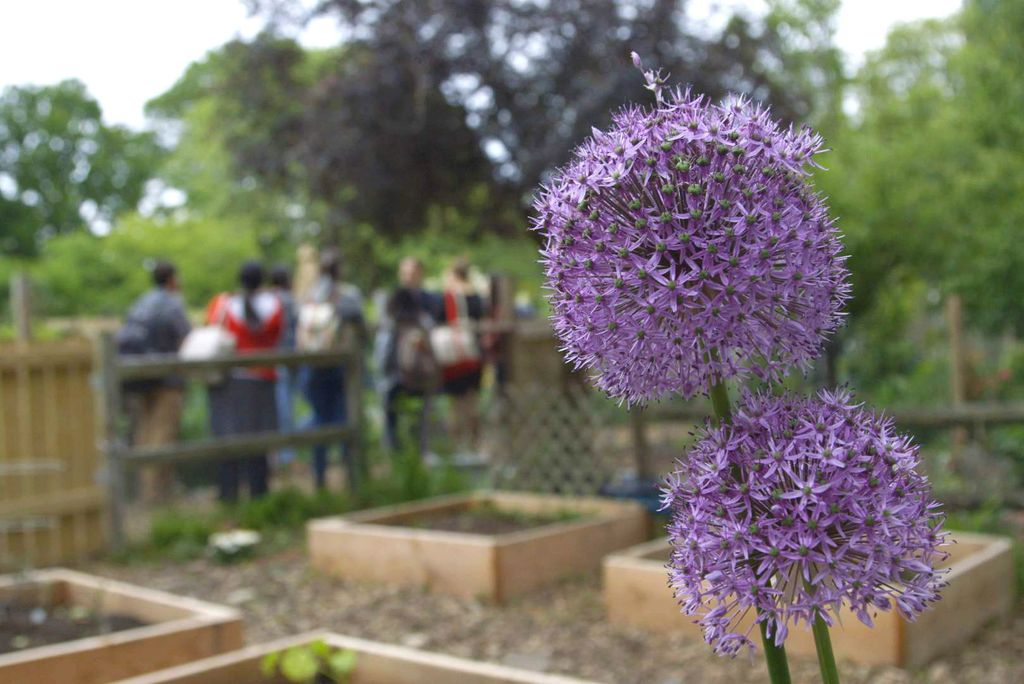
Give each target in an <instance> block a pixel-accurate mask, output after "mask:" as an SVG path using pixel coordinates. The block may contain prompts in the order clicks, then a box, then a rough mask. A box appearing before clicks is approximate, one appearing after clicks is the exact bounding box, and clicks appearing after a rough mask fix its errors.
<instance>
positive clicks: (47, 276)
mask: <svg viewBox="0 0 1024 684" xmlns="http://www.w3.org/2000/svg"><path fill="white" fill-rule="evenodd" d="M258 253H259V243H258V240H257V236H256V234H255V231H254V230H253V229H252V228H251V227H250V226H249V225H247V224H246V223H238V222H231V221H227V220H215V219H205V218H204V219H184V220H174V219H154V218H144V217H141V216H138V215H132V216H125V217H123V218H122V219H121V220H120V221H119V222H118V225H117V227H116V228H115V229H114V230H113V231H111V233H110V234H109V235H106V236H104V237H98V236H95V235H91V234H89V233H87V232H78V233H73V234H70V235H63V236H60V237H56V238H53V239H52V240H49V241H48V242H47V243H46V245H45V246H44V248H43V252H42V255H41V257H42V258H41V259H39V261H38V262H37V263H36V265H35V266H34V268H33V269H32V276H33V279H34V280H35V282H36V283H37V284H38V286H39V289H40V292H39V298H40V305H41V307H42V309H43V310H44V311H46V312H47V313H50V314H53V315H78V314H107V315H120V314H122V313H124V311H125V309H127V307H128V306H129V305H130V304H131V302H132V300H133V299H134V298H135V297H137V296H138V295H139V294H141V293H142V292H144V291H146V290H147V289H149V287H151V283H150V280H149V275H148V272H147V270H146V265H147V263H150V262H151V261H152V260H154V259H157V258H164V259H170V260H171V261H172V262H174V263H175V264H177V266H178V269H179V274H180V280H181V286H182V292H183V294H184V295H185V298H186V300H187V302H188V304H189V305H190V306H191V307H193V308H196V307H202V306H204V305H205V304H206V303H207V302H208V301H209V299H210V298H211V297H212V296H213V295H215V294H216V293H218V292H223V291H225V290H229V289H233V288H234V287H235V278H236V270H235V267H236V265H238V264H241V263H242V262H243V261H244V260H245V259H248V258H251V257H252V255H254V254H258Z"/></svg>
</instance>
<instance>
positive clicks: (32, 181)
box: [0, 80, 160, 256]
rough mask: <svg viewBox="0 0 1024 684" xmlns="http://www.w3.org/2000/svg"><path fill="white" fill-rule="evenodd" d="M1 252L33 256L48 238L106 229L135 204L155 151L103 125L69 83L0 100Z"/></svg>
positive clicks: (20, 90)
mask: <svg viewBox="0 0 1024 684" xmlns="http://www.w3.org/2000/svg"><path fill="white" fill-rule="evenodd" d="M0 143H2V145H0V225H2V226H3V233H2V235H0V248H2V250H3V253H5V254H17V255H21V256H34V255H36V254H37V253H38V251H39V249H40V248H41V247H42V245H43V244H44V243H45V241H46V240H47V239H49V238H52V237H54V236H57V235H65V234H68V233H74V232H81V231H86V230H87V229H88V228H89V226H90V225H92V226H102V227H103V228H107V227H109V226H110V224H111V223H112V222H113V220H114V219H115V217H116V216H117V215H118V214H119V213H120V212H122V211H127V210H131V209H133V208H134V207H135V205H136V204H137V203H138V201H139V199H141V197H142V194H143V191H144V189H145V184H146V181H147V180H149V179H150V178H151V177H152V176H153V174H154V173H155V171H156V168H157V165H158V163H159V160H160V148H159V146H158V145H157V144H156V142H155V138H154V137H153V135H152V134H150V133H138V132H135V131H131V130H129V129H127V128H125V127H123V126H107V125H105V124H104V123H103V119H102V116H101V111H100V106H99V104H98V103H97V102H96V100H94V99H93V98H92V97H91V96H90V95H89V93H88V92H86V89H85V86H84V85H83V84H82V83H81V82H79V81H74V80H69V81H63V82H61V83H58V84H57V85H53V86H42V87H39V86H24V87H12V88H6V89H5V90H4V91H3V93H0Z"/></svg>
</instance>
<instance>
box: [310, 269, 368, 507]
mask: <svg viewBox="0 0 1024 684" xmlns="http://www.w3.org/2000/svg"><path fill="white" fill-rule="evenodd" d="M363 326H364V320H363V298H362V294H361V293H360V292H359V289H358V288H356V287H355V286H354V285H351V284H348V283H343V282H341V253H340V252H339V251H338V250H337V249H325V250H324V251H323V252H322V253H321V255H320V276H319V278H318V279H317V281H316V283H315V284H314V285H313V287H312V288H311V289H310V291H309V293H308V295H307V296H306V298H305V300H304V301H303V302H302V304H301V305H300V307H299V323H298V328H297V331H296V341H297V343H298V347H299V349H302V350H305V351H327V350H330V349H336V348H341V347H345V346H354V348H356V349H358V348H359V347H360V346H361V345H359V344H358V343H359V342H360V341H361V339H360V338H361V337H362V335H363ZM353 333H354V336H355V338H356V339H353ZM353 343H355V344H353ZM302 384H303V390H304V393H305V395H306V399H307V400H308V401H309V404H310V406H311V407H312V409H313V427H327V426H332V425H344V423H345V421H346V420H347V418H348V410H347V409H348V407H347V405H346V393H345V369H344V368H343V367H341V366H317V367H315V368H306V369H303V383H302ZM327 451H328V445H326V444H317V445H315V446H314V447H313V481H314V484H315V485H316V487H317V488H318V489H323V488H324V487H326V486H327ZM342 460H343V461H344V464H345V471H346V476H347V477H348V479H349V484H350V486H351V485H352V484H353V483H354V482H355V481H356V480H357V479H358V477H359V472H358V466H357V464H356V463H353V462H352V459H351V458H349V454H348V453H346V451H345V449H344V446H342Z"/></svg>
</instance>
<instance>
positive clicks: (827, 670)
mask: <svg viewBox="0 0 1024 684" xmlns="http://www.w3.org/2000/svg"><path fill="white" fill-rule="evenodd" d="M811 629H812V631H813V632H814V648H815V650H817V651H818V665H819V666H820V667H821V681H822V682H823V684H839V668H837V667H836V657H835V655H834V654H833V653H832V639H831V638H830V637H829V635H828V625H827V624H826V623H825V618H823V617H822V616H821V613H818V615H817V617H815V618H814V624H813V626H812V627H811Z"/></svg>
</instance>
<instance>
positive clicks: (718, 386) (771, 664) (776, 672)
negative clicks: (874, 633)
mask: <svg viewBox="0 0 1024 684" xmlns="http://www.w3.org/2000/svg"><path fill="white" fill-rule="evenodd" d="M709 394H710V395H711V405H712V407H713V408H714V410H715V417H716V418H718V422H719V424H720V425H729V424H731V423H732V405H731V403H730V402H729V389H728V388H727V387H726V386H725V382H722V381H719V382H716V383H715V384H714V385H712V386H711V390H710V391H709ZM733 477H735V478H736V479H737V480H738V479H740V474H739V473H738V472H736V469H734V472H733ZM757 613H758V617H760V615H761V610H760V609H758V611H757ZM819 620H820V618H819ZM758 626H759V628H760V630H761V645H762V647H763V648H764V660H765V664H766V665H767V666H768V678H769V679H770V680H771V682H772V684H790V682H791V681H792V680H791V678H790V676H789V660H788V659H787V658H786V647H785V646H776V645H775V639H774V638H773V637H771V636H769V634H768V623H767V622H766V621H764V620H760V619H759V620H758ZM815 629H817V628H815ZM825 639H826V640H827V639H828V630H826V631H825ZM814 640H815V643H817V641H818V633H817V631H815V633H814ZM828 649H829V651H828V652H829V655H831V653H832V645H831V643H830V644H829V645H828ZM819 654H820V650H819ZM821 668H822V674H823V676H824V672H825V665H824V664H822V666H821ZM832 668H833V670H834V669H835V661H833V662H832ZM825 681H826V682H829V680H825ZM835 681H836V682H838V681H839V680H838V677H837V678H836V680H835Z"/></svg>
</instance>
